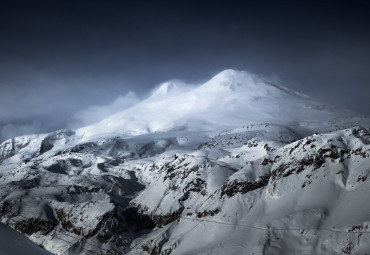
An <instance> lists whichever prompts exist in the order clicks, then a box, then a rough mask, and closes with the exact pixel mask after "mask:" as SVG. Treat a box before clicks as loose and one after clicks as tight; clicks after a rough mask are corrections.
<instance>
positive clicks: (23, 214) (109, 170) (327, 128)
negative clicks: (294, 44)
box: [0, 70, 370, 255]
mask: <svg viewBox="0 0 370 255" xmlns="http://www.w3.org/2000/svg"><path fill="white" fill-rule="evenodd" d="M369 128H370V119H369V118H368V117H364V116H362V117H361V116H360V114H357V113H353V112H350V111H347V110H343V109H338V108H335V107H331V106H328V105H325V104H322V103H319V102H316V101H315V100H314V99H311V98H309V97H307V96H305V95H302V94H299V93H297V92H295V91H292V90H290V89H288V88H284V87H281V86H278V85H275V84H272V83H269V82H266V81H264V80H263V79H261V78H259V77H258V76H256V75H252V74H249V73H246V72H242V71H234V70H225V71H223V72H221V73H219V74H218V75H216V76H215V77H213V78H212V79H211V80H209V81H208V82H206V83H204V84H200V85H198V86H187V85H185V84H183V83H181V82H177V81H171V82H167V83H164V84H162V85H161V86H159V87H158V88H157V89H156V90H155V91H154V92H153V93H152V95H151V96H149V97H148V98H147V99H145V100H143V101H141V102H139V103H138V104H135V105H133V106H131V107H130V108H128V109H126V110H123V111H122V112H119V113H117V114H115V115H113V116H110V117H107V118H106V119H104V120H103V121H101V122H99V123H96V124H94V125H91V126H87V127H84V128H80V129H77V130H58V131H55V132H52V133H50V134H41V135H32V136H23V137H17V138H13V139H9V140H7V141H5V142H3V143H2V144H1V145H0V216H1V218H0V219H1V222H3V223H6V224H7V225H9V226H10V227H12V228H14V229H16V230H17V231H19V232H22V233H24V234H25V235H27V236H28V237H29V239H31V240H32V241H34V242H35V243H37V244H39V245H41V246H42V247H44V248H45V249H47V250H48V251H50V252H52V253H55V254H127V253H128V254H166V255H168V254H297V253H299V254H365V253H366V252H367V251H368V250H370V229H368V228H369V224H370V223H369V222H370V206H368V205H367V203H366V201H367V197H368V195H369V192H370V183H369V180H370V179H369V174H370V129H369ZM0 250H1V248H0ZM5 254H6V253H5Z"/></svg>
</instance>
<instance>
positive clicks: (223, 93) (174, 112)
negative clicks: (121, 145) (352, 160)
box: [77, 69, 353, 138]
mask: <svg viewBox="0 0 370 255" xmlns="http://www.w3.org/2000/svg"><path fill="white" fill-rule="evenodd" d="M180 88H181V89H180ZM349 116H353V113H351V112H348V111H345V110H340V109H335V108H333V107H328V106H326V105H324V104H322V103H319V102H316V101H314V100H313V99H310V98H309V97H307V96H304V95H302V94H299V93H298V92H295V91H292V90H290V89H287V88H284V87H281V86H278V85H275V84H272V83H269V82H266V81H264V80H263V79H261V78H259V77H258V76H257V75H253V74H250V73H247V72H244V71H235V70H231V69H229V70H225V71H222V72H221V73H219V74H217V75H216V76H214V77H213V78H212V79H210V80H209V81H207V82H206V83H204V84H201V85H200V86H197V87H191V88H185V87H184V85H183V84H181V85H180V86H179V85H177V84H176V83H175V82H167V83H164V84H162V85H161V86H160V87H159V88H158V89H157V90H155V91H154V92H153V93H152V95H151V96H149V97H148V98H147V99H145V100H143V101H141V102H140V103H138V104H136V105H134V106H132V107H131V108H129V109H126V110H124V111H122V112H119V113H117V114H114V115H113V116H110V117H108V118H106V119H104V120H102V121H101V122H99V123H97V124H94V125H91V126H88V127H85V128H82V129H79V130H77V133H78V134H79V135H81V136H83V137H85V138H89V137H94V136H97V135H101V134H104V133H116V134H123V133H125V134H127V135H138V134H146V133H151V132H162V131H168V130H171V129H174V128H179V127H182V128H187V129H189V130H214V129H220V128H232V127H237V126H241V125H245V124H261V123H275V124H283V125H284V124H289V125H295V126H297V128H300V129H305V130H310V131H323V130H330V129H333V125H334V124H338V125H339V124H340V123H341V121H338V120H340V119H346V118H347V117H349ZM334 119H335V120H334Z"/></svg>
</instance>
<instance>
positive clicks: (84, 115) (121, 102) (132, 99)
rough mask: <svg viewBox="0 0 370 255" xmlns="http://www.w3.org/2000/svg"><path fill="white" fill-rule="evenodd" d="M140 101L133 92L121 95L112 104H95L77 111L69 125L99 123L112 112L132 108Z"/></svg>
mask: <svg viewBox="0 0 370 255" xmlns="http://www.w3.org/2000/svg"><path fill="white" fill-rule="evenodd" d="M139 101H140V100H139V98H138V97H137V96H136V95H135V93H133V92H129V93H127V94H126V95H125V96H122V95H119V96H118V97H117V98H116V99H115V100H114V101H113V102H112V103H111V104H108V105H100V106H98V105H94V106H90V107H88V108H86V109H84V110H81V111H78V112H76V113H75V114H74V115H73V120H72V122H71V123H70V124H69V125H68V127H69V128H80V127H84V126H88V125H91V124H94V123H97V122H99V121H101V120H103V119H104V118H107V117H109V116H110V115H112V114H115V113H117V112H120V111H122V110H125V109H127V108H130V107H131V106H133V105H135V104H137V103H138V102H139Z"/></svg>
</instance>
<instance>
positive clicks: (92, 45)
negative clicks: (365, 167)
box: [0, 0, 370, 141]
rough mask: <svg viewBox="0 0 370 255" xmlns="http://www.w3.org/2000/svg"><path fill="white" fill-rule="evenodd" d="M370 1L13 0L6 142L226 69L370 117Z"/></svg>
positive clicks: (1, 11) (4, 87)
mask: <svg viewBox="0 0 370 255" xmlns="http://www.w3.org/2000/svg"><path fill="white" fill-rule="evenodd" d="M367 2H368V1H349V0H348V1H340V0H338V1H246V0H245V1H232V0H228V1H216V0H215V1H200V0H199V1H112V0H101V1H94V0H89V1H77V0H73V1H72V0H71V1H68V0H59V1H58V0H45V1H32V0H26V1H20V0H9V1H6V0H5V1H4V0H3V1H1V2H0V102H1V104H0V141H1V140H3V139H5V138H7V137H10V136H14V135H21V134H25V133H32V132H46V131H51V130H55V129H60V128H65V127H68V126H71V125H72V126H73V125H76V123H79V122H78V121H79V120H78V117H76V116H77V115H76V114H75V113H76V112H80V113H81V111H82V113H85V114H86V115H89V113H90V114H91V113H93V112H94V111H95V110H99V107H103V109H105V110H106V112H109V111H114V110H117V107H120V105H124V104H125V102H123V101H125V99H127V97H126V98H125V97H124V96H125V95H126V94H127V92H129V91H133V92H134V93H136V95H137V96H138V97H139V98H140V97H141V98H142V97H144V96H145V95H147V94H148V92H149V91H150V90H151V89H153V88H154V87H155V86H157V85H158V84H159V83H161V82H163V81H166V80H170V79H173V78H178V79H181V80H184V81H186V82H200V81H204V80H206V79H208V78H210V77H211V76H212V75H214V74H216V73H217V72H219V71H221V70H223V69H226V68H235V69H239V70H246V71H250V72H252V73H255V74H259V75H262V76H264V77H267V78H268V79H270V80H272V81H274V82H277V83H279V84H280V85H284V86H287V87H290V88H292V89H295V90H298V91H300V92H302V93H305V94H308V95H310V96H312V97H314V98H316V99H318V100H321V101H325V102H327V103H330V104H334V105H337V106H340V107H344V108H349V109H352V110H355V111H359V112H363V113H367V114H369V113H370V103H369V95H370V74H369V73H370V59H369V58H370V15H369V13H370V8H369V4H368V3H367ZM119 95H121V97H119ZM117 97H119V98H118V99H117ZM132 97H134V98H135V96H132V95H131V96H129V100H131V99H132ZM134 101H135V100H134ZM112 102H115V106H112V105H111V104H112ZM110 105H111V106H110ZM104 107H105V108H104ZM86 109H87V110H86ZM103 112H104V111H103ZM76 118H77V122H76ZM73 123H74V124H73ZM80 123H83V121H82V122H81V121H80Z"/></svg>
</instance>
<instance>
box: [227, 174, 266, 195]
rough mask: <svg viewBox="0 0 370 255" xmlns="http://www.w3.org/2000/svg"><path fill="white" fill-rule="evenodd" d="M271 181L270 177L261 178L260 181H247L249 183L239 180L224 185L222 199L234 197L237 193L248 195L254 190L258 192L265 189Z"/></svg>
mask: <svg viewBox="0 0 370 255" xmlns="http://www.w3.org/2000/svg"><path fill="white" fill-rule="evenodd" d="M269 179H270V175H264V176H260V180H259V181H247V182H239V181H238V180H234V181H232V182H231V183H227V184H224V185H222V187H221V197H223V196H225V195H226V196H228V197H232V196H234V195H235V194H237V193H241V194H244V193H247V192H249V191H252V190H256V189H259V188H262V187H265V186H266V185H267V184H268V182H269Z"/></svg>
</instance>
